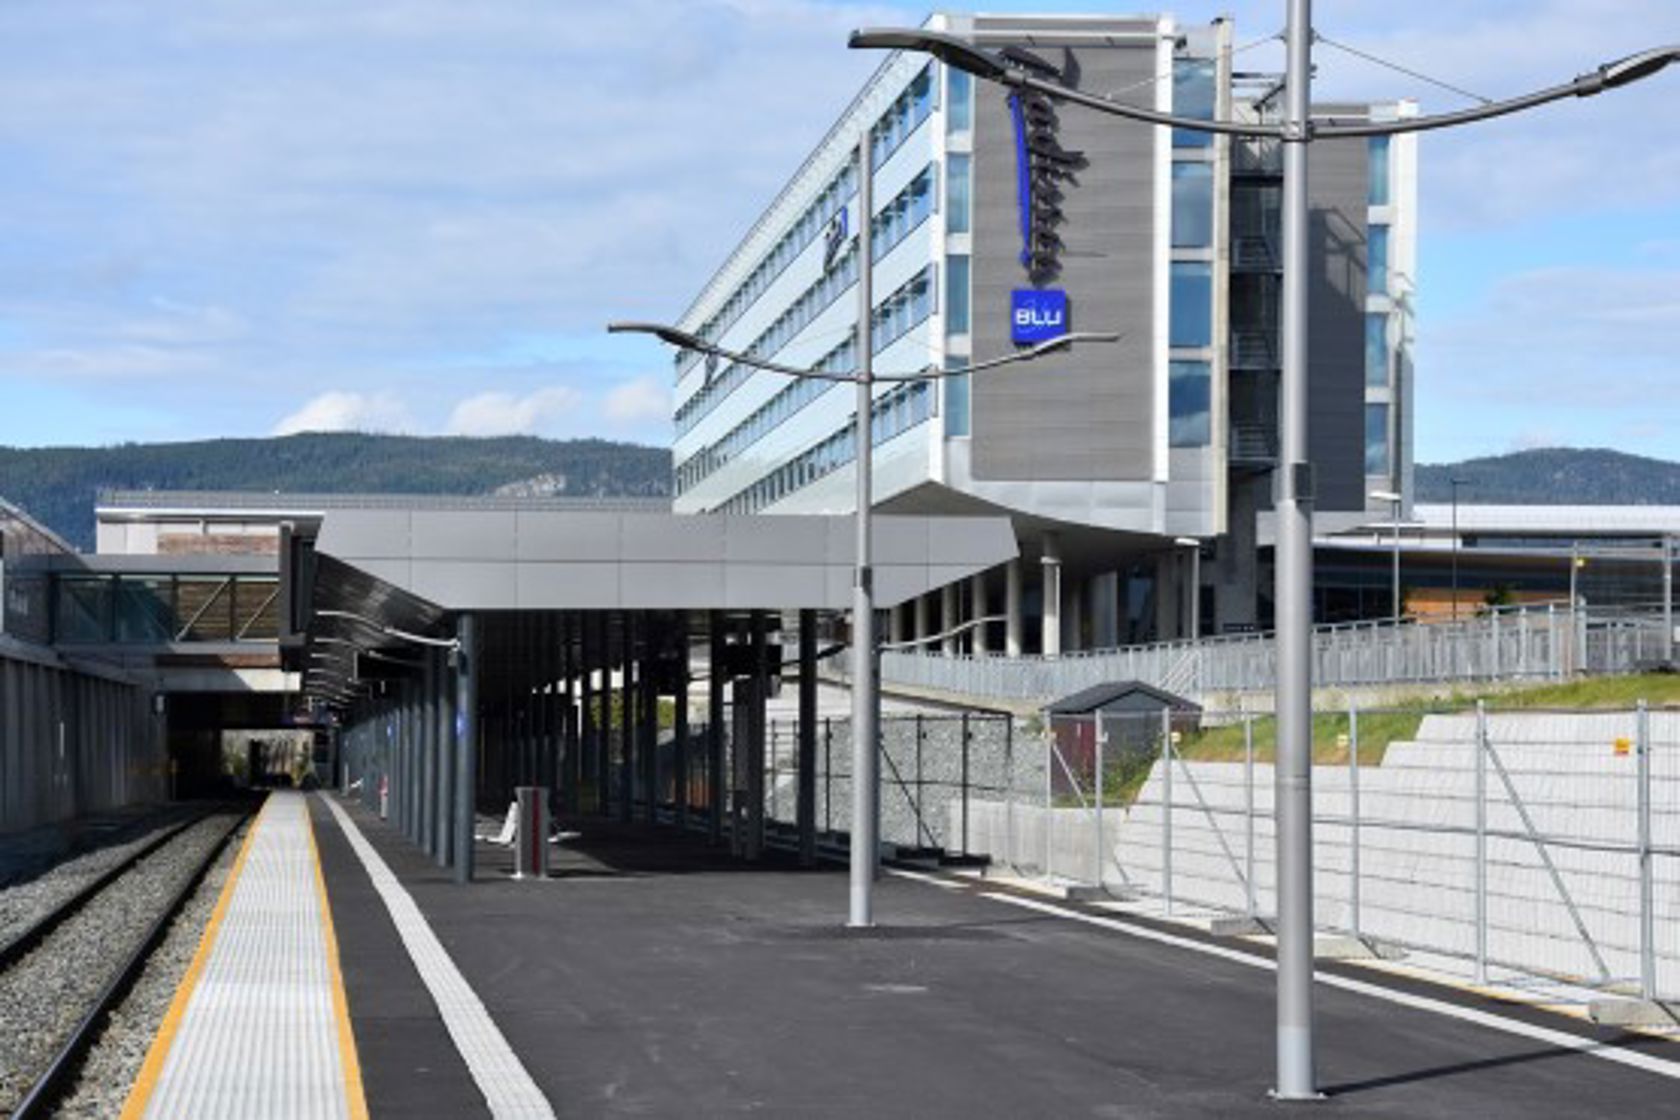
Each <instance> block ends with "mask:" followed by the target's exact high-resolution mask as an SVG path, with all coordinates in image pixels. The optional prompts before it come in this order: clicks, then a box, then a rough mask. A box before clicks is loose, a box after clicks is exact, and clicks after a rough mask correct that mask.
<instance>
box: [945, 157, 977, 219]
mask: <svg viewBox="0 0 1680 1120" xmlns="http://www.w3.org/2000/svg"><path fill="white" fill-rule="evenodd" d="M969 171H970V161H969V157H968V156H966V155H963V154H962V153H960V152H953V153H951V154H950V155H949V156H946V157H945V229H946V231H947V232H950V233H967V232H968V230H969V210H970V201H971V199H970V194H971V191H972V187H971V185H970V178H969Z"/></svg>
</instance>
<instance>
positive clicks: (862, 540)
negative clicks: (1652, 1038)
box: [607, 127, 1120, 928]
mask: <svg viewBox="0 0 1680 1120" xmlns="http://www.w3.org/2000/svg"><path fill="white" fill-rule="evenodd" d="M870 131H871V130H870V129H869V128H868V127H865V128H864V130H863V134H862V135H861V136H860V137H859V138H858V147H857V156H856V159H857V167H858V197H857V210H858V222H857V246H858V248H857V254H858V282H857V289H858V314H857V326H856V331H857V347H856V349H857V356H858V357H857V371H856V372H855V373H850V374H845V373H828V372H825V371H821V370H811V369H799V368H798V367H795V366H789V365H783V364H781V363H779V362H772V361H767V360H764V359H761V358H755V357H752V356H750V355H747V354H740V353H737V352H735V351H733V350H726V349H724V348H723V347H721V346H718V345H716V344H715V343H713V342H710V341H708V340H707V339H704V338H702V337H700V336H699V335H697V334H694V333H692V332H690V331H685V330H683V329H681V328H680V327H675V326H670V325H667V324H663V323H642V322H617V323H609V324H607V330H608V331H610V332H612V333H615V334H623V333H628V334H650V335H653V336H654V337H655V338H658V339H659V340H660V341H662V342H664V343H667V344H668V345H671V346H675V347H677V348H678V349H679V350H693V351H695V352H697V353H701V354H706V355H708V356H712V357H717V358H721V359H724V360H726V361H729V362H734V363H737V364H739V365H744V366H749V367H751V368H754V369H761V370H765V371H767V372H770V373H780V374H784V375H786V376H788V377H800V378H807V379H815V380H820V381H849V382H852V383H854V384H855V385H856V386H857V411H856V414H855V416H854V417H853V429H852V430H853V442H854V443H855V444H856V445H857V446H856V453H855V466H856V472H857V520H856V527H857V551H856V558H855V559H854V561H853V580H852V636H851V637H852V643H851V644H852V669H851V673H852V732H853V734H852V831H851V843H850V845H849V847H850V856H849V859H850V906H849V909H848V914H847V921H846V924H847V925H848V926H851V927H854V928H863V927H867V926H872V925H874V924H875V915H874V890H875V870H876V865H877V863H878V862H879V852H880V844H879V841H878V834H879V823H880V822H879V811H880V807H879V799H878V796H877V785H878V760H877V758H876V747H877V743H876V740H877V735H878V733H877V728H876V722H877V720H876V715H877V712H878V711H879V692H880V682H879V679H878V677H877V675H876V660H875V651H876V642H875V578H874V571H873V568H872V566H871V564H870V553H871V547H870V538H871V524H870V523H871V520H872V518H871V515H870V507H871V503H872V501H873V490H872V487H871V485H870V483H871V473H872V471H871V464H872V461H873V451H874V447H873V440H872V438H871V430H870V421H871V414H872V412H873V404H874V386H875V383H876V382H877V381H887V382H906V381H931V380H937V379H939V378H943V377H956V376H960V375H962V374H966V373H975V372H979V371H981V370H988V369H996V368H998V367H1001V366H1008V365H1014V364H1017V363H1021V362H1029V361H1032V360H1034V359H1036V358H1041V357H1043V356H1044V355H1046V354H1050V353H1053V352H1056V351H1059V350H1063V349H1066V348H1067V347H1069V346H1072V345H1074V344H1075V343H1080V342H1114V341H1117V340H1118V339H1119V338H1120V335H1119V334H1117V333H1107V332H1098V331H1074V332H1070V333H1067V334H1063V335H1058V336H1057V337H1055V338H1051V339H1046V340H1045V341H1043V342H1040V343H1039V344H1038V345H1036V346H1033V347H1030V348H1028V349H1024V350H1020V351H1017V352H1015V353H1012V354H1005V355H1003V356H1001V357H996V358H990V359H987V360H985V361H980V362H974V363H972V364H970V365H967V366H963V367H961V368H959V369H945V370H933V369H930V370H923V371H921V372H919V373H905V374H884V375H883V374H877V373H875V371H874V352H873V345H872V341H871V326H872V325H873V317H874V293H873V280H874V275H873V274H874V267H873V261H872V260H871V255H872V254H871V247H872V245H873V243H874V242H873V238H872V236H871V226H872V224H873V216H874V213H873V210H874V204H873V201H872V198H871V195H872V191H871V186H872V182H871V179H872V174H871V172H872V167H871V160H870V152H869V139H870Z"/></svg>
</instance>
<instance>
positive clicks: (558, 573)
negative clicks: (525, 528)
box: [434, 562, 625, 610]
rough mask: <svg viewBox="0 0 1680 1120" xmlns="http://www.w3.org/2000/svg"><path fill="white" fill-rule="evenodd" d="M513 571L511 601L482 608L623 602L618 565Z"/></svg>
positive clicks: (502, 600) (516, 568)
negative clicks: (513, 582) (513, 581)
mask: <svg viewBox="0 0 1680 1120" xmlns="http://www.w3.org/2000/svg"><path fill="white" fill-rule="evenodd" d="M513 568H514V572H515V575H514V580H515V584H514V587H513V588H512V589H511V590H512V595H513V599H512V601H511V602H510V601H508V600H507V599H506V598H505V597H498V598H497V599H496V600H495V601H491V600H489V599H486V600H484V601H482V602H481V605H482V606H484V607H486V608H488V609H492V610H505V609H508V608H509V607H513V606H536V605H542V606H548V605H555V604H564V605H567V606H574V605H577V604H579V603H593V604H595V605H597V606H602V607H616V606H618V605H619V603H620V602H621V601H622V599H623V592H622V587H621V580H622V579H623V578H624V577H625V573H624V571H623V566H622V565H619V564H608V563H597V562H588V563H577V564H517V565H513ZM434 601H436V600H434Z"/></svg>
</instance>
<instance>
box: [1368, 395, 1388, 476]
mask: <svg viewBox="0 0 1680 1120" xmlns="http://www.w3.org/2000/svg"><path fill="white" fill-rule="evenodd" d="M1365 473H1366V474H1368V475H1374V474H1380V475H1386V474H1388V406H1387V405H1386V404H1368V405H1366V406H1365Z"/></svg>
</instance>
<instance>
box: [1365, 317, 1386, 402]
mask: <svg viewBox="0 0 1680 1120" xmlns="http://www.w3.org/2000/svg"><path fill="white" fill-rule="evenodd" d="M1365 384H1366V385H1367V386H1370V387H1372V388H1377V389H1381V388H1386V387H1387V385H1388V316H1387V315H1385V314H1381V313H1378V314H1371V315H1366V316H1365Z"/></svg>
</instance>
